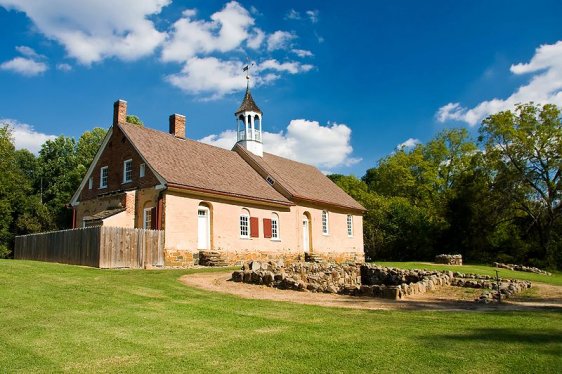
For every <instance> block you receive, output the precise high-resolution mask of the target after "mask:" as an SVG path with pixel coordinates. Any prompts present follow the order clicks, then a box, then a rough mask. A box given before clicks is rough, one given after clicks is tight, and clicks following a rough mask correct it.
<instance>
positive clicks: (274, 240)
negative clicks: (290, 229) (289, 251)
mask: <svg viewBox="0 0 562 374" xmlns="http://www.w3.org/2000/svg"><path fill="white" fill-rule="evenodd" d="M271 241H272V242H280V241H281V239H271Z"/></svg>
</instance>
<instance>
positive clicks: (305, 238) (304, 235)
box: [302, 217, 310, 253]
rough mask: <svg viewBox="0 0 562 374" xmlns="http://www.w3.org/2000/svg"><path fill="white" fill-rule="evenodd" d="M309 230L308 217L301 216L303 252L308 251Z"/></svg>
mask: <svg viewBox="0 0 562 374" xmlns="http://www.w3.org/2000/svg"><path fill="white" fill-rule="evenodd" d="M308 235H309V230H308V218H307V217H303V219H302V247H303V248H304V252H305V253H308V252H310V238H309V237H308Z"/></svg>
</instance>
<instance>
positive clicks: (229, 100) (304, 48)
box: [0, 0, 562, 176]
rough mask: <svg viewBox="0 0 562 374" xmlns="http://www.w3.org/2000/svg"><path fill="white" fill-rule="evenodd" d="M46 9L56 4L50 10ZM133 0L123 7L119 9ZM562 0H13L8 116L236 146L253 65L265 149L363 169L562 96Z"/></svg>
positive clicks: (22, 139)
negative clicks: (134, 128) (450, 131)
mask: <svg viewBox="0 0 562 374" xmlns="http://www.w3.org/2000/svg"><path fill="white" fill-rule="evenodd" d="M42 3H44V4H42ZM117 3H118V4H117ZM560 14H562V2H560V1H534V2H532V3H529V2H527V1H507V0H506V1H413V0H412V1H390V0H389V1H347V2H337V1H283V2H280V1H253V2H250V1H240V2H225V1H177V0H176V1H171V0H146V1H137V0H123V1H119V2H116V1H105V0H104V1H101V0H84V1H80V2H75V1H71V0H52V1H49V2H30V1H24V0H0V24H1V25H2V29H1V30H2V31H1V33H2V37H1V38H0V87H2V96H1V100H0V120H1V121H3V122H9V123H11V124H12V125H13V127H14V132H15V137H16V143H17V144H18V146H19V147H27V148H30V149H32V150H36V149H37V146H38V144H40V143H41V142H42V141H43V140H44V139H48V138H49V136H53V135H61V134H63V135H67V136H75V137H78V136H79V135H80V134H81V133H82V132H84V131H85V130H89V129H91V128H93V127H96V126H101V127H106V128H107V127H108V126H109V125H110V123H111V119H112V103H113V102H114V101H115V100H116V99H118V98H122V99H125V100H127V101H128V111H129V113H130V114H136V115H138V116H139V117H140V118H141V119H142V120H143V121H144V122H145V124H146V126H148V127H152V128H156V129H160V130H162V131H167V118H168V115H169V114H171V113H181V114H185V115H186V116H187V122H188V124H187V135H188V137H190V138H193V139H198V140H199V139H202V140H203V141H205V142H208V143H211V144H215V145H219V146H223V147H230V146H231V144H232V141H233V140H232V139H233V135H234V134H233V132H232V130H234V128H235V122H234V115H233V112H234V110H235V109H236V108H237V106H238V104H239V103H240V100H241V99H242V97H243V93H244V86H245V79H244V75H243V73H242V72H241V67H242V66H243V64H244V63H245V61H246V59H247V58H249V59H250V60H251V61H253V62H254V63H255V65H254V67H253V72H252V76H253V79H252V84H253V86H254V87H253V88H252V92H253V95H254V98H255V100H256V102H257V103H258V105H259V106H260V107H261V109H262V111H263V112H264V121H263V124H264V130H265V131H267V132H268V134H266V137H265V150H266V151H270V152H272V153H277V154H280V155H281V156H285V157H290V158H294V159H297V160H300V161H303V162H308V163H312V164H315V165H316V166H318V167H319V168H320V169H321V170H323V171H330V172H340V173H344V174H355V175H357V176H362V175H363V174H364V172H365V170H366V169H367V168H369V167H372V166H374V165H375V163H376V161H377V160H378V159H379V158H380V157H383V156H385V155H388V154H389V153H391V152H392V151H393V150H395V148H396V147H397V146H398V145H399V144H402V143H405V142H406V144H408V145H412V144H415V143H416V142H417V141H421V142H425V141H427V140H429V139H430V138H432V137H433V136H434V135H435V134H436V133H437V132H439V131H440V130H442V129H444V128H449V127H460V126H464V127H467V128H468V129H470V131H471V132H472V133H476V131H477V128H478V124H479V122H480V120H481V119H482V118H483V117H485V116H486V115H488V114H490V113H493V112H495V111H498V110H503V109H508V108H510V107H512V106H513V105H514V104H515V103H517V102H523V101H529V100H534V101H535V102H553V103H556V104H558V105H562V93H561V92H562V42H559V41H560V40H562V23H561V22H560Z"/></svg>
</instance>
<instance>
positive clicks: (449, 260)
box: [435, 255, 462, 266]
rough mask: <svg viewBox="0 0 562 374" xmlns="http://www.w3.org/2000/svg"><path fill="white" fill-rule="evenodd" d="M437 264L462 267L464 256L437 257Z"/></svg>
mask: <svg viewBox="0 0 562 374" xmlns="http://www.w3.org/2000/svg"><path fill="white" fill-rule="evenodd" d="M435 263H436V264H445V265H459V266H461V265H462V255H437V256H435Z"/></svg>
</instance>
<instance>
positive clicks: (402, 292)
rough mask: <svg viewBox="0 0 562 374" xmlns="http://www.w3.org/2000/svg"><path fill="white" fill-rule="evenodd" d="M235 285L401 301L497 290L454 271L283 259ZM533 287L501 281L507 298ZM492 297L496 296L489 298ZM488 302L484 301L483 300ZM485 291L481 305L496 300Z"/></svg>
mask: <svg viewBox="0 0 562 374" xmlns="http://www.w3.org/2000/svg"><path fill="white" fill-rule="evenodd" d="M232 280H233V281H234V282H244V283H252V284H259V285H265V286H268V287H276V288H280V289H290V290H295V291H309V292H325V293H338V294H345V295H354V296H372V297H383V298H388V299H394V300H399V299H401V298H403V297H405V296H409V295H416V294H422V293H425V292H427V291H431V290H434V289H436V288H438V287H442V286H448V285H451V286H457V287H471V288H482V289H487V290H497V288H498V287H497V283H495V279H494V278H493V277H490V276H487V275H476V274H462V273H459V272H454V273H453V272H452V271H428V270H404V269H396V268H388V267H381V266H377V265H373V264H364V265H360V264H335V263H310V262H308V263H292V264H288V265H285V264H284V262H283V261H282V260H278V261H269V262H259V261H251V262H249V263H247V264H244V265H243V266H242V270H239V271H235V272H233V273H232ZM529 287H531V282H528V281H519V280H510V279H500V292H501V294H502V296H503V297H508V296H511V295H513V294H515V293H517V292H521V291H523V290H524V289H526V288H529ZM496 294H497V292H496ZM489 295H492V296H490V297H489ZM483 300H484V301H483ZM493 300H494V296H493V294H492V293H491V292H485V293H484V294H483V296H481V297H480V298H478V299H476V301H478V302H489V301H493Z"/></svg>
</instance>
